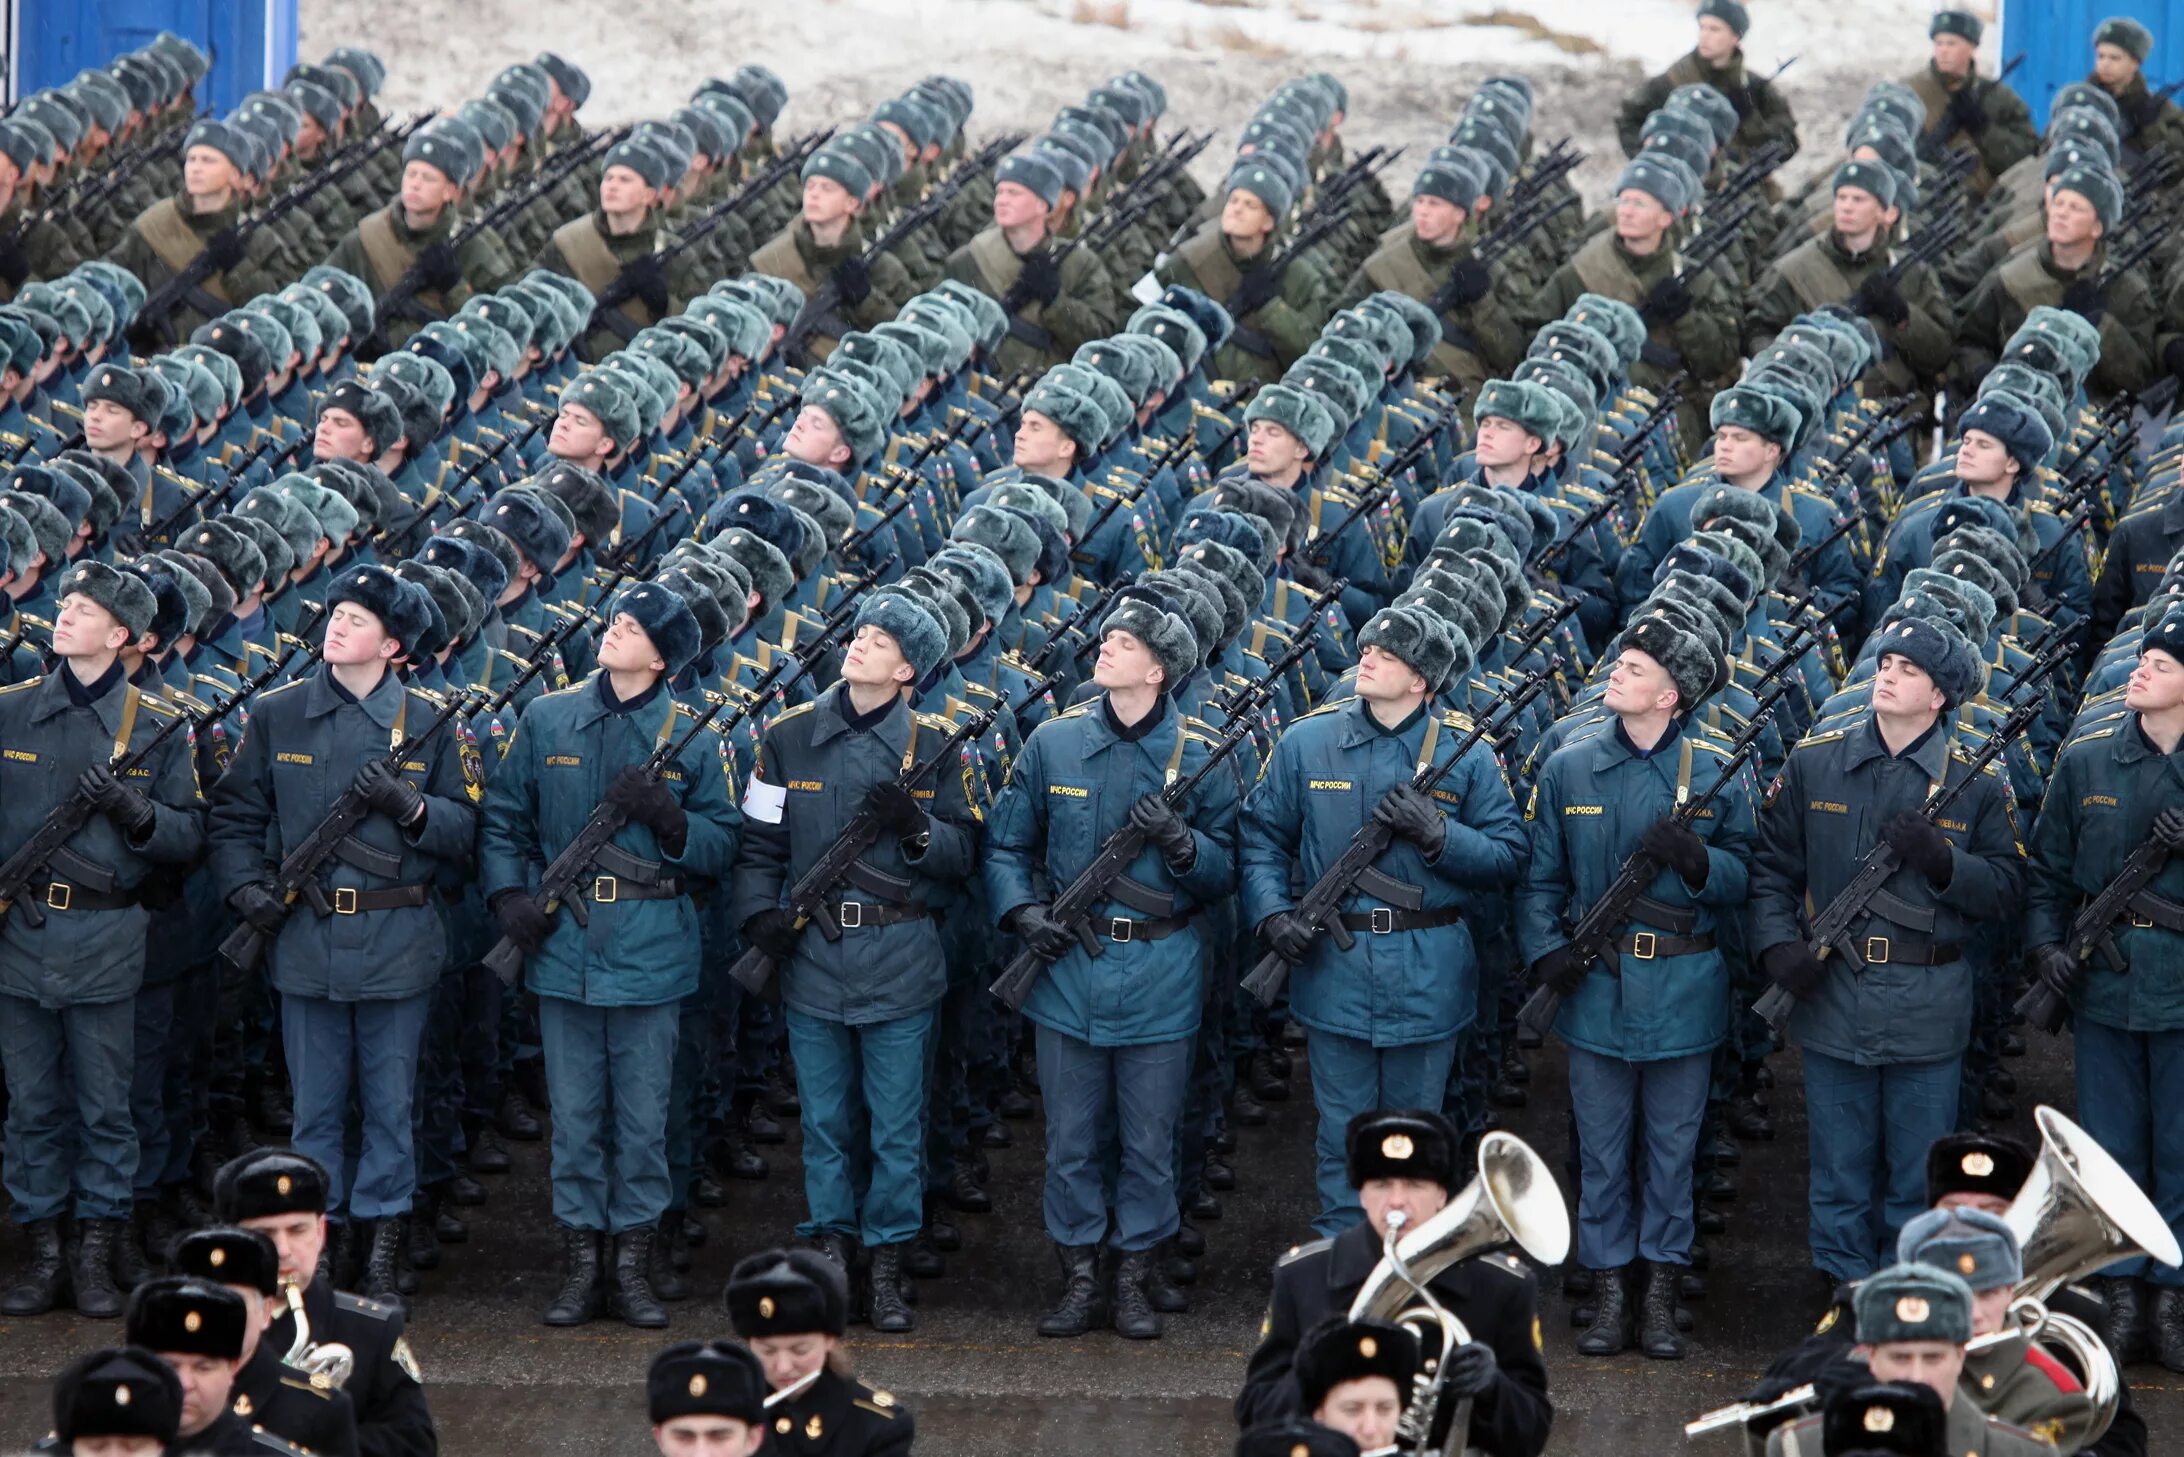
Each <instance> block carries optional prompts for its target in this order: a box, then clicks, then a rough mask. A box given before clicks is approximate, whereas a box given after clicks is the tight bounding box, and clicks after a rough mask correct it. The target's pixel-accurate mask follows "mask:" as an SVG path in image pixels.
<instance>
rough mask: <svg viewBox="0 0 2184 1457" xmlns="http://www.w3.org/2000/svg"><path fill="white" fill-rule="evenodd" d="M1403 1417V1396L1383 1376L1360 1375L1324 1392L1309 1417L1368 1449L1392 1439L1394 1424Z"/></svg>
mask: <svg viewBox="0 0 2184 1457" xmlns="http://www.w3.org/2000/svg"><path fill="white" fill-rule="evenodd" d="M1402 1416H1403V1397H1402V1395H1401V1394H1400V1393H1399V1392H1397V1391H1396V1389H1395V1383H1394V1382H1393V1381H1391V1380H1389V1379H1388V1378H1387V1377H1385V1376H1361V1377H1359V1378H1358V1379H1357V1380H1355V1381H1343V1382H1339V1383H1337V1384H1336V1386H1335V1387H1334V1388H1333V1389H1332V1390H1331V1391H1329V1392H1328V1393H1327V1397H1326V1399H1325V1400H1324V1401H1322V1402H1321V1403H1320V1404H1319V1407H1318V1409H1316V1410H1315V1411H1314V1412H1313V1413H1312V1420H1313V1421H1315V1422H1318V1423H1319V1424H1320V1425H1321V1426H1323V1427H1332V1428H1334V1429H1335V1430H1336V1431H1338V1432H1340V1433H1342V1434H1343V1435H1344V1436H1346V1437H1348V1438H1349V1439H1350V1440H1351V1441H1353V1442H1356V1443H1357V1446H1358V1450H1359V1451H1361V1452H1370V1451H1372V1450H1373V1449H1374V1448H1376V1447H1385V1446H1387V1445H1389V1444H1390V1443H1392V1442H1393V1441H1394V1440H1395V1424H1396V1422H1397V1421H1399V1420H1401V1418H1402Z"/></svg>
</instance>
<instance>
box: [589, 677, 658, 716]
mask: <svg viewBox="0 0 2184 1457" xmlns="http://www.w3.org/2000/svg"><path fill="white" fill-rule="evenodd" d="M659 696H660V680H659V679H657V678H654V679H653V680H652V686H651V687H650V688H647V689H646V690H645V691H644V692H642V693H640V694H638V695H637V696H636V697H635V698H617V697H615V694H614V683H613V681H612V680H611V679H609V678H608V677H607V675H606V674H605V673H601V674H600V675H599V699H600V701H601V702H602V703H604V704H606V706H607V712H609V713H635V712H636V711H637V710H638V709H640V708H643V707H644V706H645V705H646V704H648V703H650V702H651V701H652V700H653V699H655V698H657V697H659Z"/></svg>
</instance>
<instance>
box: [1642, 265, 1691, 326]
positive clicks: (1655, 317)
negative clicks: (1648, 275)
mask: <svg viewBox="0 0 2184 1457" xmlns="http://www.w3.org/2000/svg"><path fill="white" fill-rule="evenodd" d="M1696 302H1697V300H1696V299H1694V298H1692V297H1691V290H1690V288H1689V287H1688V286H1686V284H1685V283H1684V281H1683V280H1682V279H1680V278H1678V277H1677V276H1676V275H1675V274H1673V273H1671V274H1669V275H1668V276H1667V277H1665V278H1663V279H1662V280H1661V281H1660V282H1659V283H1656V284H1655V285H1653V287H1651V288H1649V289H1647V290H1646V301H1645V302H1644V303H1642V304H1640V305H1639V306H1638V312H1639V313H1640V314H1642V315H1644V316H1645V318H1646V321H1647V322H1648V323H1654V324H1673V323H1675V322H1676V321H1677V320H1678V319H1680V318H1682V317H1683V316H1684V315H1685V314H1688V313H1690V312H1691V306H1692V305H1693V304H1694V303H1696Z"/></svg>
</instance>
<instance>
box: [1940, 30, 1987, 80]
mask: <svg viewBox="0 0 2184 1457" xmlns="http://www.w3.org/2000/svg"><path fill="white" fill-rule="evenodd" d="M1978 54H1979V47H1977V46H1975V45H1973V44H1972V43H1971V42H1970V41H1968V40H1966V39H1965V38H1964V37H1963V36H1961V35H1937V36H1935V37H1934V69H1935V70H1937V71H1939V72H1941V73H1942V74H1943V75H1944V76H1962V75H1964V74H1965V73H1966V72H1968V71H1970V70H1971V69H1972V57H1974V56H1976V55H1978Z"/></svg>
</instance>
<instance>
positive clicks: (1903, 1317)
mask: <svg viewBox="0 0 2184 1457" xmlns="http://www.w3.org/2000/svg"><path fill="white" fill-rule="evenodd" d="M1852 1304H1853V1307H1854V1309H1855V1311H1856V1313H1857V1320H1858V1325H1857V1336H1858V1344H1859V1345H1861V1346H1877V1345H1881V1344H1884V1343H1886V1342H1890V1341H1943V1342H1946V1343H1948V1344H1950V1345H1956V1346H1961V1345H1963V1344H1964V1343H1965V1342H1966V1341H1968V1340H1970V1339H1971V1338H1972V1287H1971V1286H1969V1285H1967V1284H1966V1283H1965V1282H1964V1277H1963V1276H1961V1275H1958V1274H1957V1273H1956V1272H1955V1271H1953V1270H1937V1269H1934V1268H1933V1267H1932V1266H1930V1265H1906V1264H1898V1265H1890V1266H1889V1267H1888V1268H1887V1269H1885V1270H1879V1271H1876V1272H1875V1273H1873V1274H1871V1275H1868V1276H1867V1277H1866V1278H1865V1279H1864V1280H1862V1281H1860V1282H1859V1284H1858V1287H1857V1290H1856V1292H1855V1294H1854V1295H1853V1297H1852Z"/></svg>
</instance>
